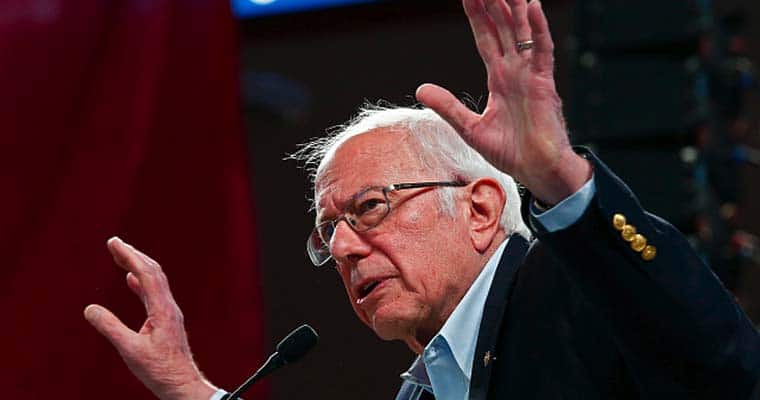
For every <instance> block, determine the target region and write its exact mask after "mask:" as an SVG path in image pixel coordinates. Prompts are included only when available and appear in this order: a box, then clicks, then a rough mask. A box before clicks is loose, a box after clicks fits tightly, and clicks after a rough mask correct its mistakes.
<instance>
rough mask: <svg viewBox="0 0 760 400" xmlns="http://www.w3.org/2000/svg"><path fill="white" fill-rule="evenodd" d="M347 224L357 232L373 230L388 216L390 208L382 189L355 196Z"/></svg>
mask: <svg viewBox="0 0 760 400" xmlns="http://www.w3.org/2000/svg"><path fill="white" fill-rule="evenodd" d="M351 211H352V213H351V215H350V216H348V218H347V219H348V221H349V223H350V224H351V225H352V226H353V227H354V229H356V230H357V231H360V232H361V231H366V230H367V229H370V228H374V227H376V226H377V225H378V224H380V222H381V221H382V220H383V218H385V216H386V215H388V212H389V211H390V206H389V204H388V196H386V194H385V192H384V191H383V190H382V189H370V190H367V191H366V192H363V193H361V194H359V195H358V196H356V198H355V199H354V203H353V207H352V208H351Z"/></svg>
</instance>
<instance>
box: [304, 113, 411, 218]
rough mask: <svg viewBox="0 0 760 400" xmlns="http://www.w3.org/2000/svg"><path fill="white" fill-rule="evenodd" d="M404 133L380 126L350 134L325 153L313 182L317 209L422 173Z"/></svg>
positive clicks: (407, 179)
mask: <svg viewBox="0 0 760 400" xmlns="http://www.w3.org/2000/svg"><path fill="white" fill-rule="evenodd" d="M415 147H416V146H414V145H413V144H412V143H411V140H410V136H409V135H408V133H406V132H403V131H400V130H399V129H394V130H390V129H387V128H381V129H376V130H372V131H369V132H365V133H361V134H359V135H356V136H353V137H351V138H349V139H347V140H346V141H344V142H342V143H340V144H338V145H337V146H336V148H335V149H334V150H333V151H330V152H328V153H327V154H326V155H325V158H324V160H323V161H322V163H321V164H320V168H319V170H318V172H317V176H316V179H315V181H314V196H315V197H314V201H315V205H316V207H317V212H319V210H320V209H323V208H325V207H326V206H327V205H326V204H325V203H326V202H335V201H338V202H340V201H346V200H347V199H348V198H350V197H351V196H352V195H353V194H354V193H356V192H358V191H360V190H363V189H365V188H367V187H370V186H387V185H390V184H392V183H398V182H400V181H404V182H406V181H410V180H414V179H415V178H416V177H419V176H422V175H425V171H426V168H424V167H423V165H422V162H421V161H420V159H419V155H418V154H417V152H416V151H415Z"/></svg>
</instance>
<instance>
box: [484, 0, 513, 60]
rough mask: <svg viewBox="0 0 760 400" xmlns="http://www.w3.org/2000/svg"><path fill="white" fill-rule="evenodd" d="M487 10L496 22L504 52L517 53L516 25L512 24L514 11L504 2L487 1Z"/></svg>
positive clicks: (495, 25)
mask: <svg viewBox="0 0 760 400" xmlns="http://www.w3.org/2000/svg"><path fill="white" fill-rule="evenodd" d="M486 9H487V10H488V14H489V15H490V16H491V20H493V22H494V27H495V29H496V32H497V33H498V35H499V42H500V43H501V49H502V52H503V53H504V54H505V55H506V54H514V53H516V46H515V43H517V41H516V40H515V34H514V23H513V22H512V10H510V9H509V6H508V5H507V3H505V2H504V0H487V2H486Z"/></svg>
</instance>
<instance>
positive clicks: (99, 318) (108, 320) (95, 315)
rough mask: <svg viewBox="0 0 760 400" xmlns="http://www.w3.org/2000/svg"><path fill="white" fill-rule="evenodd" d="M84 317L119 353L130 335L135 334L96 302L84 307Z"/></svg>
mask: <svg viewBox="0 0 760 400" xmlns="http://www.w3.org/2000/svg"><path fill="white" fill-rule="evenodd" d="M84 318H85V319H86V320H87V322H89V323H90V325H92V326H93V327H95V329H97V331H98V332H100V334H101V335H103V336H105V337H106V339H108V341H110V342H111V344H112V345H114V347H116V349H117V350H118V351H119V353H122V350H124V349H125V347H126V346H127V343H128V342H129V339H130V337H131V336H133V335H136V333H135V332H134V331H133V330H131V329H129V328H128V327H127V326H126V325H124V323H123V322H121V320H119V318H118V317H116V315H114V314H113V313H112V312H111V311H109V310H108V309H106V308H105V307H102V306H99V305H96V304H90V305H89V306H87V307H86V308H85V309H84Z"/></svg>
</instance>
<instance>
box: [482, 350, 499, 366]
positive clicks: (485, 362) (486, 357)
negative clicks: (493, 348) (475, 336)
mask: <svg viewBox="0 0 760 400" xmlns="http://www.w3.org/2000/svg"><path fill="white" fill-rule="evenodd" d="M491 361H496V357H494V356H492V355H491V352H490V351H487V352H486V354H484V355H483V366H484V367H487V366H488V364H490V363H491Z"/></svg>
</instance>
